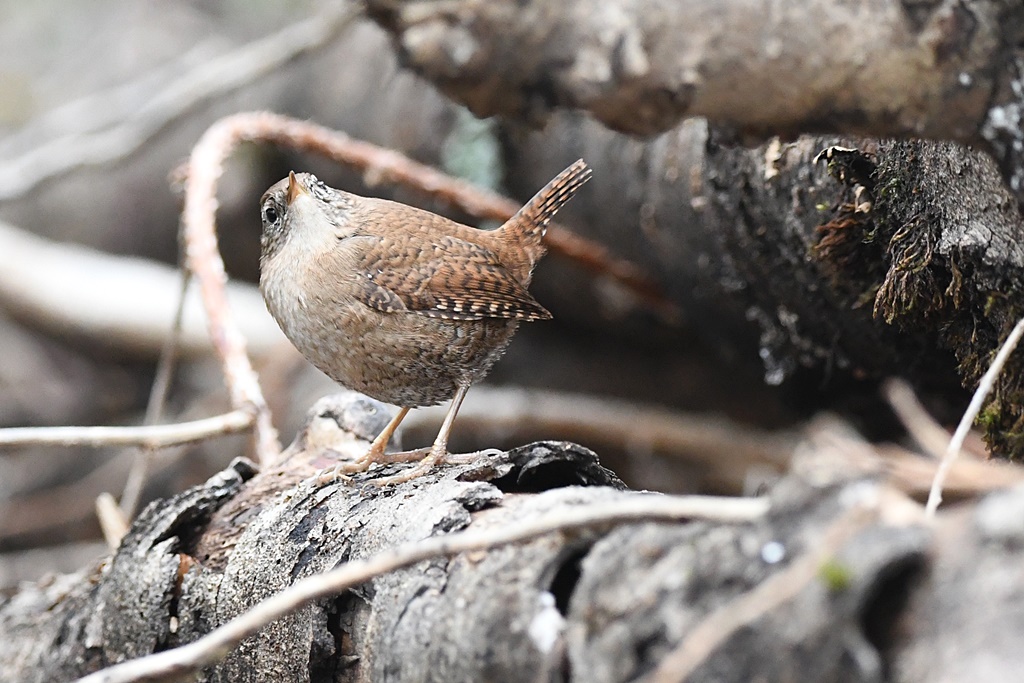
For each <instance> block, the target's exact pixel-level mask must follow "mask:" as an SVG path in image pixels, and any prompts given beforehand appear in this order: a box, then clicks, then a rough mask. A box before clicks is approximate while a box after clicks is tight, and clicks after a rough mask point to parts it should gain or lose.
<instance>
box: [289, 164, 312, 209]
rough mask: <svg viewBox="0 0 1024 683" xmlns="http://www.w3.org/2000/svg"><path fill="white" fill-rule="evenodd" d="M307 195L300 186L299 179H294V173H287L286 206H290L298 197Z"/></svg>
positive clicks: (304, 189) (307, 192) (307, 191)
mask: <svg viewBox="0 0 1024 683" xmlns="http://www.w3.org/2000/svg"><path fill="white" fill-rule="evenodd" d="M303 194H309V190H307V189H306V188H304V187H303V186H302V183H300V182H299V179H298V178H296V177H295V171H289V172H288V194H287V196H286V202H287V204H288V206H291V205H292V202H294V201H295V200H296V199H298V198H299V195H303Z"/></svg>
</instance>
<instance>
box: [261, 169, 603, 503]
mask: <svg viewBox="0 0 1024 683" xmlns="http://www.w3.org/2000/svg"><path fill="white" fill-rule="evenodd" d="M590 175H591V171H590V168H589V167H588V166H587V165H586V163H584V162H583V160H579V161H577V162H576V163H574V164H572V165H571V166H569V167H568V168H567V169H565V170H564V171H562V172H561V173H560V174H558V176H557V177H555V178H554V179H553V180H552V181H551V182H549V183H548V184H547V185H546V186H545V187H544V188H543V189H541V190H540V191H539V192H538V193H537V194H536V195H535V196H534V197H533V198H532V199H531V200H530V201H529V202H527V203H526V205H525V206H523V207H522V208H521V209H520V210H519V211H518V212H517V213H516V214H515V215H514V216H513V217H512V218H510V219H508V221H506V222H505V223H504V224H503V225H502V226H501V227H500V228H497V229H495V230H480V229H477V228H472V227H469V226H467V225H462V224H461V223H456V222H455V221H451V220H449V219H447V218H444V217H442V216H438V215H437V214H434V213H431V212H429V211H424V210H422V209H417V208H414V207H411V206H407V205H405V204H400V203H397V202H391V201H387V200H384V199H376V198H371V197H361V196H358V195H354V194H350V193H348V192H342V191H341V190H336V189H334V188H331V187H328V186H327V185H325V184H324V183H323V182H321V181H319V180H318V179H317V178H316V177H315V176H313V175H311V174H309V173H290V174H289V175H288V177H287V178H285V179H284V180H281V181H280V182H278V183H277V184H275V185H273V186H272V187H271V188H270V189H269V190H267V192H266V193H265V194H264V195H263V198H262V199H261V201H260V207H261V213H262V218H263V235H262V238H261V247H262V253H261V256H260V291H261V292H262V293H263V298H264V300H265V301H266V304H267V308H268V310H269V311H270V313H271V315H273V317H274V319H275V320H277V323H278V324H279V325H280V326H281V329H282V330H283V331H284V333H285V336H287V337H288V339H289V340H290V341H291V342H292V343H293V344H294V345H295V346H296V348H298V350H299V351H300V352H301V353H302V355H304V356H305V357H306V359H307V360H309V361H310V362H311V363H312V364H313V365H314V366H316V367H317V368H319V369H320V370H321V371H322V372H324V373H325V374H326V375H327V376H328V377H330V378H331V379H333V380H334V381H336V382H338V383H339V384H341V385H343V386H345V387H347V388H349V389H353V390H355V391H359V392H361V393H363V394H366V395H367V396H370V397H372V398H375V399H377V400H379V401H383V402H385V403H391V404H395V405H397V406H399V408H400V410H399V412H398V414H397V415H395V417H394V418H393V419H392V420H391V422H390V423H389V424H388V425H387V427H385V429H384V430H383V431H382V432H381V433H380V435H379V436H377V438H376V439H374V441H373V443H372V444H371V446H370V448H369V450H368V451H367V453H366V455H365V456H363V457H362V458H359V459H358V460H356V461H354V462H349V463H345V464H344V465H339V466H338V468H336V473H338V474H341V473H347V472H357V471H362V470H365V469H367V468H369V467H370V466H371V465H372V464H373V463H375V462H381V461H383V460H385V455H384V451H385V448H386V447H387V444H388V442H389V441H390V439H391V436H392V435H393V434H394V431H395V429H397V428H398V425H399V424H400V423H401V421H402V419H403V418H404V417H405V415H406V414H407V413H408V412H409V409H410V408H414V407H419V406H428V405H435V404H437V403H441V402H443V401H447V400H449V399H451V407H450V408H449V409H448V412H447V414H446V415H445V418H444V422H443V423H442V425H441V428H440V431H439V432H438V435H437V439H436V440H435V441H434V444H433V446H432V447H431V448H430V450H429V452H428V453H427V455H426V456H425V457H424V458H423V459H422V460H421V462H420V463H419V464H418V465H417V466H416V467H414V468H412V469H410V470H407V471H406V472H404V473H402V474H400V475H398V476H395V477H390V478H388V479H382V480H377V483H381V484H386V483H397V482H401V481H407V480H409V479H412V478H414V477H417V476H419V475H421V474H423V473H425V472H427V471H429V470H430V469H431V468H432V467H434V466H435V465H436V464H438V463H440V462H442V461H443V460H444V459H445V458H446V457H447V455H448V435H449V433H450V432H451V428H452V423H453V421H454V420H455V416H456V414H457V413H458V411H459V406H461V404H462V401H463V399H464V398H465V396H466V391H467V390H468V389H469V387H470V385H471V384H473V383H474V382H476V381H478V380H480V379H481V378H482V377H484V375H486V374H487V372H488V371H489V370H490V369H491V367H492V366H493V365H494V363H495V362H496V361H497V360H498V359H499V358H500V357H501V355H502V354H503V353H504V351H505V348H506V347H507V346H508V343H509V341H510V340H511V339H512V335H513V334H515V332H516V329H517V328H518V326H519V323H520V322H524V321H532V320H545V319H549V318H550V317H551V314H550V313H548V311H547V310H546V309H545V308H544V307H543V306H541V305H540V304H539V303H538V302H537V301H536V300H535V299H534V298H533V296H531V295H530V293H529V292H527V286H528V285H529V284H530V278H531V276H532V274H533V268H534V266H535V265H536V263H537V261H538V260H539V259H540V258H541V257H542V256H543V255H544V252H545V248H544V245H543V244H542V242H541V240H542V238H543V237H544V233H545V231H546V229H547V225H548V223H549V222H550V221H551V218H552V217H553V216H554V215H555V213H556V212H557V211H558V210H559V209H560V208H561V207H562V205H564V204H565V203H566V202H567V201H569V199H571V198H572V196H573V195H574V194H575V193H576V191H577V190H579V188H580V187H582V186H583V184H584V183H586V182H587V181H588V180H589V179H590Z"/></svg>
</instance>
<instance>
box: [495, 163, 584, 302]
mask: <svg viewBox="0 0 1024 683" xmlns="http://www.w3.org/2000/svg"><path fill="white" fill-rule="evenodd" d="M591 175H593V171H592V170H591V169H590V167H589V166H587V162H585V161H583V159H579V160H578V161H576V162H575V163H573V164H572V165H571V166H569V167H568V168H567V169H565V170H564V171H562V172H561V173H559V174H558V175H557V176H555V177H554V179H553V180H552V181H551V182H549V183H548V184H547V185H545V186H544V187H543V188H541V190H540V191H539V192H537V194H535V195H533V199H531V200H530V201H528V202H526V204H525V205H524V206H523V208H521V209H519V211H517V212H516V215H514V216H512V218H510V219H508V221H506V222H505V225H503V226H502V228H501V230H502V232H503V233H504V235H503V237H504V240H505V242H506V244H507V246H508V248H509V249H514V250H517V251H519V252H520V254H522V256H524V257H525V260H526V261H527V263H524V264H523V265H524V266H525V269H526V270H525V275H524V277H521V278H520V279H522V280H523V281H524V283H525V282H528V281H529V277H530V272H531V271H532V270H533V266H534V264H536V263H537V260H538V259H540V257H541V256H543V255H544V246H543V245H542V244H541V239H542V238H543V237H544V234H545V233H546V232H547V230H548V223H550V222H551V219H552V218H554V216H555V214H556V213H558V210H559V209H561V208H562V206H564V205H565V203H566V202H568V201H569V200H570V199H572V197H573V195H575V194H576V192H577V191H578V190H579V189H580V188H581V187H583V186H584V185H585V184H586V182H587V181H588V180H590V176H591ZM509 265H511V264H509ZM517 265H518V264H517ZM515 270H520V272H521V273H522V269H521V268H516V269H515Z"/></svg>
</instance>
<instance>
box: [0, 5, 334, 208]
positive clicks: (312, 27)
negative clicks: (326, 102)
mask: <svg viewBox="0 0 1024 683" xmlns="http://www.w3.org/2000/svg"><path fill="white" fill-rule="evenodd" d="M351 18H352V10H351V8H349V7H348V6H347V5H346V9H344V10H343V11H340V12H329V13H326V14H325V15H323V16H316V17H312V18H309V19H305V20H303V21H300V22H297V23H295V24H292V25H290V26H287V27H285V28H283V29H282V30H280V31H278V32H277V33H274V34H271V35H269V36H266V37H264V38H261V39H259V40H256V41H253V42H252V43H249V44H247V45H244V46H242V47H240V48H238V49H236V50H233V51H231V52H229V53H227V54H224V55H220V56H217V57H214V58H204V59H201V60H198V61H199V63H198V64H196V63H195V62H196V61H197V60H196V57H195V55H193V54H192V53H191V52H190V53H189V54H186V55H185V57H183V58H182V59H181V60H179V63H178V64H175V65H172V66H171V68H170V69H161V70H160V71H159V72H156V73H153V74H147V75H146V76H144V77H143V78H141V79H139V81H137V82H135V83H131V84H127V85H126V86H121V87H120V88H118V89H117V90H116V92H115V93H101V94H99V95H98V96H94V97H91V98H88V99H86V100H83V101H79V102H76V103H73V104H72V105H69V107H68V111H70V112H72V113H73V114H74V119H73V121H74V123H73V125H74V126H75V127H76V128H77V130H75V131H73V132H70V133H67V134H66V135H61V136H53V135H52V134H51V135H49V136H47V142H46V143H44V144H42V145H40V146H38V147H36V148H35V149H32V150H30V151H28V152H25V153H24V154H21V155H20V156H18V157H16V158H14V159H10V160H8V161H6V162H5V163H3V164H0V200H7V199H13V198H16V197H20V196H22V195H24V194H26V193H27V192H29V191H30V190H32V189H33V188H34V187H36V186H37V185H39V183H41V182H44V181H46V180H52V179H53V178H56V177H59V176H61V175H63V174H66V173H68V172H70V171H73V170H74V169H76V168H80V167H82V166H92V165H96V164H102V163H108V162H110V161H113V160H116V159H120V158H123V157H126V156H128V155H129V154H131V153H132V152H133V151H135V150H136V149H138V148H139V147H141V146H142V145H143V144H144V143H145V142H146V141H147V140H149V139H150V138H152V137H153V135H155V134H156V133H158V132H160V131H161V130H163V129H164V128H166V127H167V126H168V125H169V124H171V123H172V122H173V121H175V120H177V119H180V118H181V117H183V116H185V115H186V114H188V113H189V112H191V111H193V110H194V109H195V108H196V107H198V106H200V105H202V104H203V103H204V102H208V101H209V100H211V99H212V98H214V97H216V96H220V95H224V94H226V93H229V92H231V91H233V90H237V89H238V88H240V87H242V86H244V85H246V84H248V83H251V82H253V81H254V80H256V79H258V78H260V77H261V76H264V75H266V74H268V73H271V72H272V71H274V70H275V69H277V68H279V67H280V66H282V65H283V64H286V63H288V62H289V61H291V60H293V59H295V58H296V57H298V56H299V55H302V54H304V53H306V52H309V51H311V50H314V49H317V48H319V47H321V46H323V45H325V44H327V43H328V42H330V41H331V40H333V39H334V38H335V37H337V36H338V35H339V34H340V33H341V32H342V31H343V30H344V29H345V28H346V27H347V26H348V24H349V23H350V21H351ZM206 52H208V49H204V50H203V55H205V53H206ZM169 78H170V79H171V80H170V81H169V82H166V83H164V84H163V85H162V86H161V87H159V88H158V89H156V90H155V92H154V88H153V86H152V85H151V84H150V82H151V81H153V80H161V81H166V80H167V79H169ZM115 94H116V95H117V96H116V97H114V96H112V95H115ZM118 104H120V106H117V105H118ZM65 116H66V114H65ZM83 122H84V129H83Z"/></svg>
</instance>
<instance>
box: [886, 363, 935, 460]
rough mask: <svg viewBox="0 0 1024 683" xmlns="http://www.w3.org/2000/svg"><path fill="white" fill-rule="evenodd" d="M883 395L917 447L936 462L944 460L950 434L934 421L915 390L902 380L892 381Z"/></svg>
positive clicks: (887, 383) (888, 383) (888, 382)
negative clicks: (918, 398) (943, 456)
mask: <svg viewBox="0 0 1024 683" xmlns="http://www.w3.org/2000/svg"><path fill="white" fill-rule="evenodd" d="M882 393H883V395H884V396H885V400H887V401H888V402H889V405H890V406H891V407H892V409H893V412H895V413H896V417H898V418H899V420H900V422H901V423H902V424H903V426H904V427H905V428H906V430H907V433H908V434H910V436H911V437H913V439H914V441H916V442H917V445H918V446H920V447H921V449H922V450H923V451H924V452H925V453H927V454H928V455H930V456H932V457H933V458H935V459H936V460H939V459H940V458H942V453H943V452H944V451H945V450H946V446H947V445H948V444H949V432H947V431H946V430H945V429H943V428H942V426H941V425H939V423H938V422H936V421H935V420H933V419H932V416H931V415H929V414H928V411H927V410H925V409H924V406H922V405H921V402H920V401H918V400H917V396H916V395H915V394H914V390H913V388H911V386H910V385H909V384H907V383H906V382H905V381H903V380H901V379H890V380H888V381H887V382H885V384H884V385H882Z"/></svg>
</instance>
